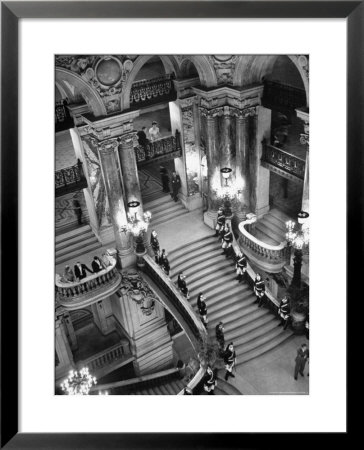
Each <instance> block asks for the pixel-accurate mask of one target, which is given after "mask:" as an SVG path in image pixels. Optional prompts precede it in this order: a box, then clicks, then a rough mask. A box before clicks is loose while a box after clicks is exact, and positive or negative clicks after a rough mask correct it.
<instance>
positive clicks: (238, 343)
mask: <svg viewBox="0 0 364 450" xmlns="http://www.w3.org/2000/svg"><path fill="white" fill-rule="evenodd" d="M268 325H269V326H266V327H261V328H260V330H254V331H252V332H250V333H247V334H246V335H243V336H242V337H241V338H239V339H235V342H234V347H235V351H236V353H237V355H240V356H241V357H243V356H244V354H245V353H248V352H250V351H251V350H254V349H257V348H258V347H259V346H261V345H264V344H266V343H267V342H269V341H270V340H272V339H274V338H275V337H277V336H278V335H279V334H281V333H284V332H285V331H287V330H283V329H282V327H278V326H277V323H276V322H274V323H273V322H272V324H268ZM262 328H265V329H264V330H263V329H262ZM263 331H264V332H263Z"/></svg>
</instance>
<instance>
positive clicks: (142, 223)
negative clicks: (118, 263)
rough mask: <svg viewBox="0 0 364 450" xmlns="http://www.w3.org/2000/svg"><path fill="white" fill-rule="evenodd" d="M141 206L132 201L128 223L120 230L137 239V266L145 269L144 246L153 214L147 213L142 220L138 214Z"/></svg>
mask: <svg viewBox="0 0 364 450" xmlns="http://www.w3.org/2000/svg"><path fill="white" fill-rule="evenodd" d="M138 206H140V202H138V201H132V202H129V203H128V208H129V212H128V219H127V220H128V222H127V224H126V225H123V226H122V227H121V228H120V231H121V232H123V233H127V232H130V233H131V234H132V235H133V236H134V239H135V254H136V256H137V265H138V266H139V267H143V265H144V261H143V256H144V255H145V254H146V252H147V251H146V248H145V246H144V235H145V233H146V232H147V230H148V226H149V222H150V220H151V218H152V214H151V213H150V212H149V211H147V212H145V213H144V214H143V218H141V217H140V216H139V215H138V213H137V208H138Z"/></svg>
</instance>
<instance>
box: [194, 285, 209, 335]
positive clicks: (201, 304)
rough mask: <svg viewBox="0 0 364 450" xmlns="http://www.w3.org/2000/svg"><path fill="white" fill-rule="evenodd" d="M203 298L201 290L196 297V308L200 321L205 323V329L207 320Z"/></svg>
mask: <svg viewBox="0 0 364 450" xmlns="http://www.w3.org/2000/svg"><path fill="white" fill-rule="evenodd" d="M205 299H206V297H205V296H204V295H203V293H202V292H200V293H199V294H198V297H197V308H198V312H199V314H200V318H201V322H202V323H203V324H204V325H205V328H206V329H207V324H208V320H207V305H206V302H205Z"/></svg>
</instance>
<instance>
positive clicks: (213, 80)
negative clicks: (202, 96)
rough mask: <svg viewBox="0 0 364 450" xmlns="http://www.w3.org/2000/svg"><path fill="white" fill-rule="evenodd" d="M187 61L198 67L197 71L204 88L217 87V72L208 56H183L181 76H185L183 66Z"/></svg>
mask: <svg viewBox="0 0 364 450" xmlns="http://www.w3.org/2000/svg"><path fill="white" fill-rule="evenodd" d="M187 61H191V62H192V63H193V65H194V66H195V67H196V70H197V72H198V75H199V77H200V83H201V85H202V86H205V87H214V86H217V77H216V72H215V69H214V67H213V66H212V64H211V63H210V61H209V59H208V57H207V56H201V55H198V56H194V55H188V56H183V59H182V61H180V68H181V75H183V65H184V64H185V63H186V62H187Z"/></svg>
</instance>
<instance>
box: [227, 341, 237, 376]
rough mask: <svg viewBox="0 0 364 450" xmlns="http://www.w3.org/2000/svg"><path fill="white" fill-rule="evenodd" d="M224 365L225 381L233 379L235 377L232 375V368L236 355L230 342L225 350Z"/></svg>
mask: <svg viewBox="0 0 364 450" xmlns="http://www.w3.org/2000/svg"><path fill="white" fill-rule="evenodd" d="M224 363H225V369H226V374H225V381H227V380H228V378H229V377H233V378H235V375H234V374H233V368H234V367H235V363H236V353H235V350H234V345H233V343H232V342H230V344H229V345H228V346H227V347H226V349H225V353H224Z"/></svg>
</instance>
